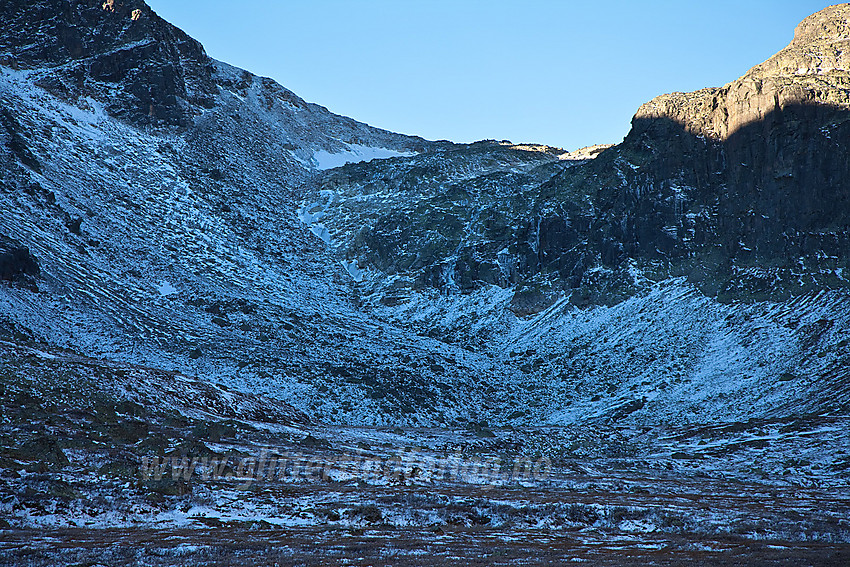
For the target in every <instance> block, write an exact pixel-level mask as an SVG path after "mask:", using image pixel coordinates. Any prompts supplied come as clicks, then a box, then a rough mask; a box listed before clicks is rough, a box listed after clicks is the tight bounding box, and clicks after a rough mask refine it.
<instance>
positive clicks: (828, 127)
mask: <svg viewBox="0 0 850 567" xmlns="http://www.w3.org/2000/svg"><path fill="white" fill-rule="evenodd" d="M845 17H846V6H843V5H842V6H837V7H833V8H831V9H828V10H826V11H824V12H821V13H818V14H816V15H815V16H812V17H811V18H809V19H807V20H806V21H805V22H803V23H802V24H801V25H800V27H798V29H797V32H796V34H795V39H794V41H793V42H792V43H791V45H790V46H789V47H788V48H786V49H785V50H783V51H782V52H780V53H778V54H777V55H776V56H774V57H773V58H771V59H770V60H769V61H767V62H766V63H764V64H762V65H759V66H757V67H755V68H754V69H753V70H751V71H750V72H748V73H747V74H746V75H745V76H744V77H742V78H741V79H739V80H737V81H734V82H732V83H730V84H729V85H726V86H724V87H721V88H717V89H706V90H703V91H699V92H697V93H691V94H681V93H679V94H673V95H665V96H661V97H659V98H657V99H655V100H653V101H651V102H649V103H647V104H646V105H644V106H643V107H641V108H640V109H639V110H638V113H637V114H636V116H635V118H634V121H633V127H632V131H631V132H630V133H629V135H628V136H627V137H626V139H625V140H624V141H623V143H621V144H619V145H617V146H614V147H610V148H609V147H595V148H591V149H589V150H585V151H583V152H577V153H575V154H570V153H567V152H564V151H563V150H558V149H556V148H550V147H547V146H534V145H526V146H522V145H512V144H510V143H507V142H495V141H483V142H478V143H475V144H469V145H457V144H451V143H448V142H428V141H425V140H422V139H419V138H412V137H407V136H402V135H399V134H393V133H390V132H386V131H383V130H379V129H375V128H372V127H369V126H367V125H364V124H361V123H357V122H355V121H353V120H351V119H348V118H344V117H340V116H336V115H334V114H332V113H330V112H328V111H327V110H326V109H324V108H322V107H320V106H317V105H314V104H309V103H306V102H304V101H303V100H301V99H300V98H298V97H297V96H296V95H294V94H293V93H291V92H289V91H287V90H286V89H285V88H283V87H281V86H280V85H278V84H276V83H274V82H273V81H271V80H270V79H262V78H258V77H255V76H253V75H251V74H250V73H248V72H246V71H241V70H238V69H235V68H233V67H230V66H228V65H226V64H224V63H220V62H217V61H214V60H212V59H210V58H209V57H207V56H206V54H205V53H204V51H203V48H202V47H201V46H200V44H198V43H197V42H196V41H194V40H192V39H191V38H189V37H188V36H186V35H185V34H184V33H183V32H181V31H180V30H178V29H176V28H174V27H173V26H171V25H170V24H168V23H167V22H165V21H163V20H162V19H160V18H159V17H158V16H156V14H155V13H153V12H152V11H151V10H150V9H149V8H148V7H147V6H146V5H145V4H144V3H142V2H137V3H133V2H128V3H124V4H112V3H105V4H104V3H101V2H55V1H52V2H48V1H42V2H35V3H31V2H30V3H13V5H12V9H11V10H10V11H9V13H8V14H7V17H5V18H4V20H3V21H4V23H3V26H2V32H0V54H2V55H0V57H1V58H2V59H0V60H2V61H3V62H4V67H3V77H4V78H3V82H2V85H3V86H2V95H0V96H2V102H3V107H4V109H5V110H4V112H3V141H4V148H5V151H4V153H3V158H2V159H3V169H2V175H3V178H2V188H3V192H4V198H3V200H2V205H3V209H4V210H3V215H2V220H0V231H1V232H2V235H3V236H4V238H5V239H6V240H5V241H7V242H9V244H8V245H7V248H6V250H7V252H5V253H4V256H3V261H4V262H5V263H6V264H7V265H8V266H10V267H8V268H6V270H5V273H6V277H5V279H6V280H9V281H10V284H9V285H6V286H3V288H2V290H0V301H2V312H3V314H4V318H5V323H4V327H5V329H6V332H7V333H8V334H9V335H10V336H13V337H23V338H26V339H29V340H35V341H39V342H44V343H46V344H51V345H57V346H62V347H64V348H70V349H72V350H75V351H77V352H82V353H85V354H87V355H90V356H100V357H106V358H110V359H115V360H121V361H124V362H128V363H135V364H144V365H147V366H154V367H159V368H163V369H166V370H173V371H180V372H184V373H187V374H191V375H200V376H205V377H206V378H207V379H209V380H212V381H214V382H221V383H224V384H227V385H229V386H230V387H235V388H238V389H241V390H244V391H251V392H259V393H264V394H268V395H272V396H276V397H279V398H281V399H283V400H286V401H289V402H291V403H294V404H295V405H296V406H297V407H298V408H299V409H300V410H302V411H305V412H307V413H309V414H311V415H313V416H314V417H317V418H320V419H324V420H331V421H336V422H340V423H410V424H417V423H418V424H431V423H444V424H451V423H454V424H463V423H467V422H470V421H472V422H478V421H481V422H491V423H522V422H534V423H539V422H541V421H542V422H544V423H562V422H564V420H565V419H568V421H569V420H573V419H578V420H582V419H585V418H586V417H587V416H608V417H610V416H611V415H620V414H622V409H621V408H623V407H627V408H633V409H634V411H633V412H629V415H630V417H629V419H634V420H637V421H643V420H649V421H650V422H655V420H656V419H658V418H659V416H665V419H667V418H672V417H673V416H676V419H679V420H684V421H686V422H687V421H691V420H701V419H704V418H705V416H707V415H713V416H716V417H712V419H716V418H718V417H719V418H722V419H725V418H729V419H739V418H742V417H744V416H747V415H766V414H769V413H772V412H776V411H780V410H778V409H777V407H783V408H798V409H800V411H803V408H805V411H815V412H817V411H820V410H821V409H823V408H824V407H830V408H838V409H841V410H842V411H843V410H845V409H846V408H847V406H848V403H850V397H848V390H847V386H846V374H847V368H848V364H847V358H846V355H845V354H844V349H843V348H842V347H840V344H841V341H842V340H843V339H842V337H843V334H844V333H845V332H846V330H847V317H846V315H844V313H845V306H846V293H845V292H844V291H843V290H844V289H846V286H847V279H846V277H845V274H844V271H845V268H846V266H847V257H846V250H848V242H847V237H848V227H849V226H850V218H848V216H847V214H848V213H847V199H848V185H847V182H846V181H845V180H846V179H848V178H850V177H848V176H847V175H845V173H846V168H847V167H848V166H847V164H848V163H850V160H848V159H847V157H848V156H847V144H846V143H845V142H846V140H847V135H848V132H847V130H846V126H847V122H846V120H845V119H846V116H847V114H846V113H847V109H848V102H847V100H846V89H845V88H844V85H846V82H847V80H848V71H847V66H846V57H845V56H844V55H843V51H842V46H843V45H844V42H846V41H847V36H846V33H847V32H846V29H845V27H843V26H842V25H839V24H838V23H836V22H841V21H843V20H842V18H845ZM32 29H38V30H40V31H39V32H38V34H37V35H32V34H31V32H30V31H29V30H32ZM24 30H27V31H24ZM842 97H843V98H842ZM372 158H383V159H372ZM365 160H370V161H365ZM346 162H356V163H349V164H348V165H344V164H345V163H346ZM332 166H341V167H332ZM329 167H331V168H330V169H326V168H329ZM637 313H641V314H642V315H641V316H636V315H635V314H637ZM648 329H657V330H658V331H659V332H657V333H648V332H647V330H648ZM756 331H758V332H756ZM613 345H619V346H618V347H617V348H616V349H615V348H613ZM733 351H734V352H738V353H739V355H736V356H735V357H731V356H730V353H731V352H733ZM724 359H725V362H722V363H721V361H723V360H724ZM787 376H794V377H795V378H794V380H791V381H787V380H784V378H783V377H787ZM741 377H747V378H746V379H745V380H743V381H742V379H741ZM659 383H661V384H667V385H668V386H667V387H666V388H659V387H658V385H659ZM493 396H497V397H499V398H501V399H502V401H501V402H500V403H493ZM683 396H684V397H686V398H688V399H689V400H691V401H690V402H689V404H690V405H688V404H683V403H682V401H683ZM726 397H731V398H733V399H735V400H736V403H735V404H734V407H735V408H737V409H735V410H734V411H732V410H730V409H729V408H728V404H727V403H726V402H725V401H723V400H724V399H725V398H726ZM686 408H689V409H686ZM781 411H788V410H781ZM794 411H796V410H794ZM836 411H837V410H836ZM728 412H732V413H728ZM565 416H572V417H569V418H566V417H565ZM606 419H607V418H606Z"/></svg>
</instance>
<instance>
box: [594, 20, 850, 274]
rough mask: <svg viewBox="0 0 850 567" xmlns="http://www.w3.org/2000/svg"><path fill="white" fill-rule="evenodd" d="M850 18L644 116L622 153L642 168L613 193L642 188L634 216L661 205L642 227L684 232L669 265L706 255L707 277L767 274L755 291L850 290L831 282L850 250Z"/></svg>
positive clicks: (652, 106)
mask: <svg viewBox="0 0 850 567" xmlns="http://www.w3.org/2000/svg"><path fill="white" fill-rule="evenodd" d="M849 16H850V5H848V4H842V5H838V6H832V7H830V8H827V9H825V10H823V11H821V12H818V13H817V14H814V15H812V16H810V17H809V18H807V19H806V20H804V21H803V22H802V23H801V24H800V25H799V26H798V27H797V30H796V32H795V35H794V40H793V41H792V42H791V44H790V45H789V46H788V47H787V48H785V49H783V50H782V51H780V52H779V53H777V54H776V55H775V56H773V57H771V58H770V59H769V60H768V61H766V62H765V63H763V64H761V65H758V66H756V67H754V68H753V69H751V70H750V71H749V72H748V73H747V74H746V75H744V76H743V77H741V78H740V79H738V80H736V81H733V82H732V83H729V84H728V85H725V86H724V87H721V88H714V89H704V90H701V91H697V92H695V93H689V94H683V93H674V94H670V95H664V96H661V97H658V98H656V99H654V100H653V101H650V102H649V103H647V104H645V105H643V106H642V107H641V108H640V109H639V110H638V112H637V114H636V115H635V117H634V120H633V128H632V131H631V132H630V134H629V136H628V137H627V138H626V140H625V142H624V143H623V144H622V146H621V147H620V148H619V150H618V153H617V157H618V158H620V159H624V160H626V161H628V162H629V163H631V164H632V166H634V167H631V168H629V170H628V171H626V172H625V173H624V175H625V178H626V183H625V185H626V186H627V187H628V189H626V190H625V191H623V190H622V189H618V188H608V191H607V193H608V194H615V193H623V192H625V193H629V191H633V190H634V188H635V187H641V188H642V189H641V193H642V195H641V196H639V197H635V198H632V199H627V201H628V204H629V206H628V207H627V208H630V209H638V210H640V209H642V208H646V207H648V206H649V207H651V208H653V209H654V212H652V213H651V214H650V216H649V217H648V218H644V219H641V222H639V223H636V225H642V226H644V227H647V226H653V225H655V226H656V227H666V229H665V230H664V232H666V233H667V234H670V235H675V239H674V240H673V241H670V242H669V245H668V247H667V250H666V251H665V252H664V254H662V256H663V257H664V258H666V259H670V258H671V257H674V258H675V257H677V258H683V257H687V258H695V257H699V258H701V262H702V263H703V264H706V263H707V264H710V265H708V266H706V265H702V266H698V268H699V269H698V270H697V271H698V272H700V271H701V272H705V271H706V269H708V270H712V269H715V268H722V271H724V272H726V276H724V277H730V278H732V279H734V277H733V276H734V274H733V272H739V273H740V274H743V273H746V274H748V275H747V276H746V278H748V279H750V280H752V278H753V277H756V274H758V276H757V277H756V279H758V278H761V279H762V280H763V281H762V282H761V283H760V284H756V287H758V286H759V285H760V286H761V287H764V288H769V287H776V285H777V283H780V282H779V280H783V279H784V280H785V281H786V283H788V282H789V281H790V280H796V281H797V282H800V281H805V282H808V284H805V285H803V286H802V288H810V287H812V286H815V285H823V284H826V285H829V286H832V285H844V283H846V282H844V283H842V282H843V280H842V278H835V277H832V275H831V274H839V275H840V274H841V273H842V270H843V269H844V268H845V267H846V265H847V251H848V250H850V90H848V86H850V50H848V48H850V24H848V17H849ZM611 157H612V158H614V156H613V155H612V156H611ZM673 186H675V187H673ZM622 213H623V215H624V216H626V217H628V216H629V215H630V213H629V212H628V211H627V210H625V209H624V210H623V211H622ZM660 235H661V232H658V231H656V236H660ZM644 236H648V235H644ZM683 236H684V237H683ZM628 238H629V236H627V239H628ZM635 241H642V242H643V243H644V248H645V244H646V243H650V245H651V244H652V243H657V242H658V238H657V237H656V238H652V237H650V238H635ZM660 250H662V251H664V249H663V248H661V249H660ZM642 252H644V253H647V251H646V250H643V251H642ZM649 255H650V256H651V255H652V254H651V253H649ZM709 256H714V258H713V259H710V258H709ZM693 275H695V276H697V277H699V275H700V274H697V273H695V274H693ZM801 276H802V278H801ZM839 280H841V281H839ZM815 282H818V283H817V284H815ZM715 283H717V282H715ZM750 283H751V284H752V283H754V282H753V281H750ZM739 284H740V282H738V284H734V283H733V287H734V286H735V285H739ZM723 285H726V284H723ZM779 287H783V286H782V285H779ZM784 287H787V286H784ZM792 287H793V286H792Z"/></svg>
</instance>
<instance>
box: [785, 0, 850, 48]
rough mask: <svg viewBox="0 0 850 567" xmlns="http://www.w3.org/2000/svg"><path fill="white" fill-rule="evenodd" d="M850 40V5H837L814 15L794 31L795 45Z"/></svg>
mask: <svg viewBox="0 0 850 567" xmlns="http://www.w3.org/2000/svg"><path fill="white" fill-rule="evenodd" d="M847 40H850V4H836V5H834V6H830V7H828V8H824V9H823V10H821V11H820V12H817V13H814V14H812V15H811V16H809V17H808V18H806V19H805V20H803V21H802V22H800V25H798V26H797V28H796V29H795V30H794V44H810V43H814V42H820V41H829V42H833V41H847Z"/></svg>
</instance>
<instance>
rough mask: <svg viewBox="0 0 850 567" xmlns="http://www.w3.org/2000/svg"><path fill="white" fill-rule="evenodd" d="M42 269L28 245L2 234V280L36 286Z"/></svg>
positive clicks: (0, 238)
mask: <svg viewBox="0 0 850 567" xmlns="http://www.w3.org/2000/svg"><path fill="white" fill-rule="evenodd" d="M40 271H41V270H40V269H39V266H38V262H37V261H36V259H35V258H34V257H33V255H32V254H31V253H30V251H29V249H28V248H27V247H26V246H23V245H22V244H21V243H20V242H18V241H17V240H13V239H11V238H8V237H5V236H0V280H2V281H6V282H9V283H13V284H20V285H23V286H25V287H29V288H34V287H35V280H36V278H38V276H39V274H40Z"/></svg>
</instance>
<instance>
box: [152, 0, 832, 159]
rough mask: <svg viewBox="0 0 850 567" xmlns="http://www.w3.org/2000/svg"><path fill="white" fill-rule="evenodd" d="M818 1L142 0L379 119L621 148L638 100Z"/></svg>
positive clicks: (419, 129) (392, 126) (694, 79)
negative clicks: (614, 144)
mask: <svg viewBox="0 0 850 567" xmlns="http://www.w3.org/2000/svg"><path fill="white" fill-rule="evenodd" d="M831 3H833V2H823V1H811V0H769V1H768V0H752V1H749V0H739V1H733V0H719V1H712V2H697V1H694V0H679V1H669V0H653V1H646V2H637V1H631V2H626V1H622V2H621V1H613V0H609V1H605V0H597V1H595V2H571V1H555V0H530V1H523V2H520V1H515V2H503V1H499V0H490V1H479V0H453V1H452V0H446V1H444V0H429V1H414V0H393V1H390V0H370V1H366V0H364V1H353V0H348V1H345V0H310V1H275V0H267V1H265V2H255V3H243V2H238V3H237V2H232V1H219V0H205V1H203V2H201V1H195V0H181V1H179V2H178V1H174V0H148V4H149V5H150V6H151V7H152V8H153V9H154V10H155V11H156V12H157V13H158V14H160V15H161V16H162V17H164V18H166V19H167V20H169V21H171V22H172V23H174V24H175V25H177V26H178V27H180V28H182V29H184V30H185V31H186V32H187V33H189V34H190V35H192V36H193V37H195V38H196V39H198V40H200V41H201V42H202V43H203V44H204V46H205V47H206V49H207V52H208V53H209V54H210V55H211V56H212V57H215V58H216V59H221V60H223V61H226V62H228V63H231V64H233V65H236V66H238V67H242V68H245V69H248V70H249V71H252V72H254V73H256V74H259V75H264V76H269V77H272V78H274V79H275V80H277V81H278V82H280V83H281V84H282V85H284V86H285V87H287V88H289V89H290V90H292V91H294V92H295V93H296V94H298V95H299V96H301V97H303V98H305V99H307V100H308V101H310V102H316V103H319V104H322V105H324V106H326V107H328V108H329V109H330V110H332V111H333V112H336V113H338V114H344V115H346V116H351V117H352V118H355V119H357V120H361V121H364V122H368V123H369V124H372V125H374V126H379V127H381V128H386V129H388V130H393V131H397V132H403V133H406V134H416V135H419V136H423V137H425V138H429V139H450V140H453V141H457V142H471V141H474V140H479V139H485V138H495V139H499V140H501V139H509V140H512V141H514V142H536V143H544V144H550V145H554V146H560V147H564V148H566V149H576V148H578V147H581V146H586V145H590V144H595V143H610V142H619V141H620V140H621V139H622V138H623V136H624V135H625V134H626V133H627V132H628V128H629V121H630V120H631V117H632V115H633V114H634V112H635V110H637V108H638V106H640V105H641V104H642V103H643V102H645V101H647V100H649V99H651V98H652V97H654V96H656V95H659V94H662V93H665V92H671V91H690V90H696V89H699V88H702V87H706V86H716V85H722V84H724V83H727V82H729V81H731V80H733V79H735V78H737V77H738V76H740V75H742V74H743V73H744V72H746V71H747V69H749V68H750V67H752V66H753V65H756V64H757V63H760V62H761V61H763V60H764V59H766V58H768V57H770V56H771V55H772V54H774V53H775V52H777V51H779V50H780V49H781V48H783V47H784V46H785V45H787V44H788V42H789V41H790V40H791V38H792V37H793V31H794V27H795V26H796V25H797V23H799V21H800V20H802V19H803V18H804V17H806V16H807V15H809V14H811V13H814V12H816V11H818V10H820V9H822V8H824V7H826V6H828V5H830V4H831Z"/></svg>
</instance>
